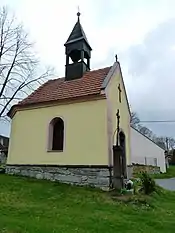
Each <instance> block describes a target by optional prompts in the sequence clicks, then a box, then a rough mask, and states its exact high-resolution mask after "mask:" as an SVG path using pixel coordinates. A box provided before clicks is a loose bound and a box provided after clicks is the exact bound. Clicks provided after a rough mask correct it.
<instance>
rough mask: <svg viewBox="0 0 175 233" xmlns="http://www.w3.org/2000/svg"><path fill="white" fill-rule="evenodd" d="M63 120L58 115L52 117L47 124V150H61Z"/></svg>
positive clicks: (62, 143)
mask: <svg viewBox="0 0 175 233" xmlns="http://www.w3.org/2000/svg"><path fill="white" fill-rule="evenodd" d="M63 146H64V122H63V120H62V119H61V118H60V117H56V118H54V119H53V120H52V121H51V122H50V125H49V150H51V151H63Z"/></svg>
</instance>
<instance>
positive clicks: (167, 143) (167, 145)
mask: <svg viewBox="0 0 175 233" xmlns="http://www.w3.org/2000/svg"><path fill="white" fill-rule="evenodd" d="M166 150H167V153H168V152H169V140H168V138H166Z"/></svg>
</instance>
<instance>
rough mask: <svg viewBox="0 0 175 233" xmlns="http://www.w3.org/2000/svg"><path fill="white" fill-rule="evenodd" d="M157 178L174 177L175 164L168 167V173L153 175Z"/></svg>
mask: <svg viewBox="0 0 175 233" xmlns="http://www.w3.org/2000/svg"><path fill="white" fill-rule="evenodd" d="M152 177H153V178H155V179H166V178H172V177H175V166H170V167H169V168H168V169H167V172H166V173H162V174H155V175H153V176H152Z"/></svg>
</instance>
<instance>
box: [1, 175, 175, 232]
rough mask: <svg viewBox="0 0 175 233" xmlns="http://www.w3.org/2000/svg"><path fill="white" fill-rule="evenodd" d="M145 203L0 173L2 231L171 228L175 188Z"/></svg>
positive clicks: (162, 229)
mask: <svg viewBox="0 0 175 233" xmlns="http://www.w3.org/2000/svg"><path fill="white" fill-rule="evenodd" d="M148 203H149V205H144V204H143V205H134V204H131V203H128V204H126V203H121V202H119V201H116V200H113V199H112V197H111V195H109V193H104V192H102V191H99V190H96V189H90V188H81V187H72V186H69V185H63V184H58V183H52V182H48V181H39V180H34V179H27V178H21V177H14V176H8V175H2V174H1V175H0V232H3V233H54V232H55V233H74V232H79V233H80V232H81V233H87V232H92V233H114V232H116V233H117V232H119V233H124V232H128V233H155V232H156V233H161V232H164V233H171V232H173V233H174V231H175V223H174V218H175V192H168V191H162V192H161V193H160V194H154V195H153V196H152V197H151V198H150V199H148ZM149 206H150V207H149Z"/></svg>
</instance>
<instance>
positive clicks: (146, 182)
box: [140, 172, 156, 194]
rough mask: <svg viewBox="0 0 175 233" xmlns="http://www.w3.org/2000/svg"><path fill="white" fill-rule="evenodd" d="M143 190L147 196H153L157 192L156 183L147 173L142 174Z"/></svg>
mask: <svg viewBox="0 0 175 233" xmlns="http://www.w3.org/2000/svg"><path fill="white" fill-rule="evenodd" d="M140 179H141V189H142V191H143V192H144V193H145V194H151V193H153V192H154V191H156V183H155V181H154V180H153V179H152V178H151V177H150V176H149V174H148V173H147V172H143V173H142V174H141V177H140Z"/></svg>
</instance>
